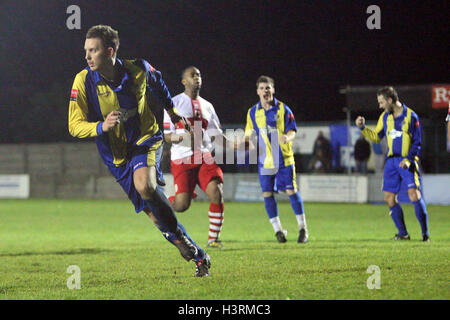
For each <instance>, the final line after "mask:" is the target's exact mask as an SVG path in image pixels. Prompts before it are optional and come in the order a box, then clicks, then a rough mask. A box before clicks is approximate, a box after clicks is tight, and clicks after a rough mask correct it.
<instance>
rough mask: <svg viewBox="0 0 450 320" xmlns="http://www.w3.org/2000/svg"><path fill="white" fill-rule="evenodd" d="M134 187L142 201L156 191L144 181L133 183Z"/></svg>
mask: <svg viewBox="0 0 450 320" xmlns="http://www.w3.org/2000/svg"><path fill="white" fill-rule="evenodd" d="M134 186H135V188H136V191H137V192H138V193H139V194H140V196H141V197H142V198H144V199H148V198H149V197H151V195H152V194H153V193H154V192H155V191H156V189H155V188H154V187H153V186H151V185H150V184H148V183H147V182H146V181H145V182H143V181H135V184H134Z"/></svg>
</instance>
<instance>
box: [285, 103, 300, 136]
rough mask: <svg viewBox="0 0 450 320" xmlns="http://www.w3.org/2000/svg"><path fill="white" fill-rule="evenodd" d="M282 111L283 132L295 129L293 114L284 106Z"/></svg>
mask: <svg viewBox="0 0 450 320" xmlns="http://www.w3.org/2000/svg"><path fill="white" fill-rule="evenodd" d="M285 110H286V111H285V112H284V133H288V132H289V131H291V130H294V131H297V123H296V122H295V117H294V114H293V113H292V110H291V109H290V108H289V107H288V106H285Z"/></svg>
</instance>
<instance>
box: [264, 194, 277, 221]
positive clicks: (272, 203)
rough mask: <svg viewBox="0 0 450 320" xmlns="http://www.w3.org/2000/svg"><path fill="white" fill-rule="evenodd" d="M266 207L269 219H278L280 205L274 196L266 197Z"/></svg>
mask: <svg viewBox="0 0 450 320" xmlns="http://www.w3.org/2000/svg"><path fill="white" fill-rule="evenodd" d="M264 205H265V207H266V212H267V214H268V216H269V219H272V218H275V217H278V205H277V201H276V200H275V197H274V196H273V195H272V196H270V197H264Z"/></svg>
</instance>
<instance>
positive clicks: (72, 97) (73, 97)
mask: <svg viewBox="0 0 450 320" xmlns="http://www.w3.org/2000/svg"><path fill="white" fill-rule="evenodd" d="M77 98H78V90H77V89H72V91H70V101H77Z"/></svg>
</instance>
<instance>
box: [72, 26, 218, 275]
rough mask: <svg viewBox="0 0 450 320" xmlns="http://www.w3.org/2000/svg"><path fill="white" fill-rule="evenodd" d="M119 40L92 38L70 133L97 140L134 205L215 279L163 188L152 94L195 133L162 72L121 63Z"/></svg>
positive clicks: (95, 31)
mask: <svg viewBox="0 0 450 320" xmlns="http://www.w3.org/2000/svg"><path fill="white" fill-rule="evenodd" d="M118 48H119V36H118V33H117V31H115V30H114V29H112V28H111V27H109V26H103V25H99V26H94V27H92V28H90V29H89V30H88V32H87V34H86V41H85V46H84V49H85V51H86V61H87V63H88V67H87V68H86V69H84V70H82V71H81V72H79V73H78V74H77V75H76V77H75V81H74V83H73V87H72V91H71V96H70V103H69V132H70V133H71V135H73V136H74V137H78V138H90V137H93V138H95V142H96V144H97V148H98V151H99V153H100V156H101V158H102V159H103V162H104V163H105V165H106V166H107V167H108V169H109V171H110V172H111V173H112V175H113V176H114V177H115V178H116V181H117V182H118V183H119V184H120V185H121V187H122V188H123V189H124V191H125V192H126V193H127V195H128V197H129V199H130V200H131V202H132V203H133V204H134V207H135V210H136V212H140V211H145V212H146V213H147V215H148V216H149V217H150V218H151V219H152V220H153V222H154V223H155V225H156V226H157V227H158V228H159V229H160V230H161V232H162V233H163V235H164V237H165V238H166V239H167V240H168V241H169V242H171V243H172V244H173V245H175V246H176V247H177V248H178V249H179V250H180V253H181V255H182V256H183V258H184V259H186V260H187V261H190V260H192V259H193V260H194V261H195V264H196V274H195V276H198V277H199V276H200V277H201V276H207V275H209V268H210V259H209V256H208V255H207V254H206V253H205V251H204V250H203V249H201V248H200V247H199V246H198V245H197V244H196V243H195V242H194V241H193V240H192V239H191V238H190V237H189V235H188V234H187V232H186V230H185V229H184V227H183V226H182V225H181V224H180V223H179V222H178V220H177V217H176V216H175V212H174V211H173V208H172V207H171V205H170V203H169V201H168V200H167V198H166V196H165V195H164V193H163V192H162V190H161V189H160V188H159V187H158V185H157V182H156V181H157V178H156V175H157V174H156V169H155V165H156V161H157V159H156V152H157V150H158V148H159V147H160V145H161V143H162V139H163V135H162V132H161V130H160V128H159V127H158V124H157V121H156V119H155V115H154V114H153V112H152V110H151V107H152V106H151V105H150V101H149V95H155V96H156V97H157V98H158V99H159V100H160V101H161V104H162V105H163V106H164V108H165V109H166V110H167V112H168V114H169V115H170V118H171V121H172V122H173V123H176V124H180V125H183V126H184V127H185V128H187V129H189V125H188V123H187V121H186V119H184V118H183V117H180V116H179V115H178V114H177V112H176V110H175V108H174V106H173V103H172V99H171V95H170V92H169V90H168V89H167V87H166V85H165V83H164V80H163V79H162V76H161V73H160V72H159V71H157V70H156V69H155V68H153V67H152V66H151V65H150V64H149V63H148V62H147V61H145V60H142V59H137V60H120V59H118V58H117V50H118Z"/></svg>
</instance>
